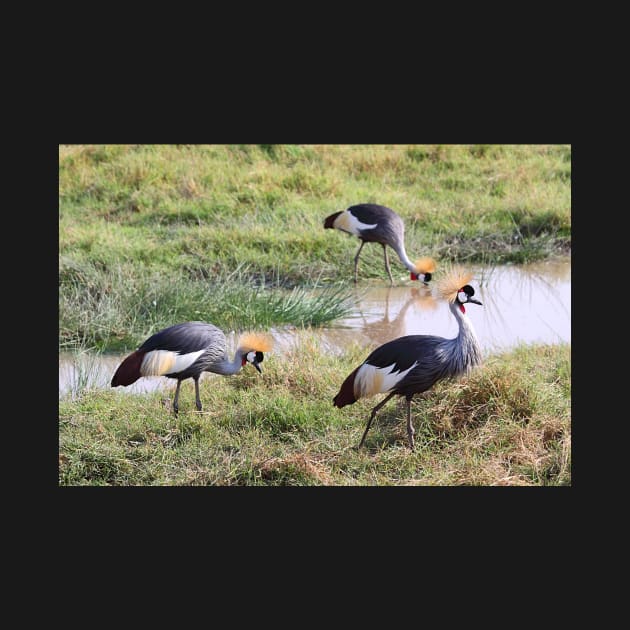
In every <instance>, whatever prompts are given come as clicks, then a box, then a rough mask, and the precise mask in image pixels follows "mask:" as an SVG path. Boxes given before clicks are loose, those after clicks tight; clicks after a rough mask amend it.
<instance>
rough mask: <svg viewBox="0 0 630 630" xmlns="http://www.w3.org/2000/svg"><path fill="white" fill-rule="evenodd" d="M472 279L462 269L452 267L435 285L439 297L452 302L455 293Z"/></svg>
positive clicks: (469, 273)
mask: <svg viewBox="0 0 630 630" xmlns="http://www.w3.org/2000/svg"><path fill="white" fill-rule="evenodd" d="M472 279H473V274H472V273H471V272H470V271H468V270H467V269H464V268H463V267H454V268H453V269H451V271H450V272H449V273H448V275H447V276H445V277H444V278H442V280H440V281H439V282H438V284H437V290H438V294H439V295H440V297H442V298H444V299H445V300H448V301H449V302H454V301H455V298H456V297H457V292H458V291H459V290H460V289H461V288H462V287H463V286H464V285H466V284H468V283H469V282H470V281H471V280H472Z"/></svg>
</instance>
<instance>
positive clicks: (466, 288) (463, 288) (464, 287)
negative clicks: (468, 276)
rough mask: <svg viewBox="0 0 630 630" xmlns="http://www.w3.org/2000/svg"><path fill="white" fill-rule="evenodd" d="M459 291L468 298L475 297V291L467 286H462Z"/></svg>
mask: <svg viewBox="0 0 630 630" xmlns="http://www.w3.org/2000/svg"><path fill="white" fill-rule="evenodd" d="M461 291H463V292H464V293H465V294H466V295H467V296H468V297H470V296H471V295H475V290H474V289H473V288H472V287H471V286H470V285H469V284H466V285H464V286H463V287H462V288H461Z"/></svg>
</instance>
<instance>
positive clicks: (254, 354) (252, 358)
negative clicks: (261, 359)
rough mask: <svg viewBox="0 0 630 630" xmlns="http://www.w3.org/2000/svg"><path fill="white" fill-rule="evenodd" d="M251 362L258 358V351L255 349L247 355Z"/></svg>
mask: <svg viewBox="0 0 630 630" xmlns="http://www.w3.org/2000/svg"><path fill="white" fill-rule="evenodd" d="M245 358H246V359H247V360H248V361H249V362H250V363H253V362H254V359H255V358H256V353H255V352H254V351H252V352H248V353H247V356H246V357H245Z"/></svg>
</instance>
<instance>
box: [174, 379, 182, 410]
mask: <svg viewBox="0 0 630 630" xmlns="http://www.w3.org/2000/svg"><path fill="white" fill-rule="evenodd" d="M181 385H182V382H181V381H180V380H179V379H178V381H177V387H176V388H175V398H173V413H174V414H175V417H177V412H178V411H179V404H178V403H179V388H180V387H181Z"/></svg>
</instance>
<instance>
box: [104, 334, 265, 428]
mask: <svg viewBox="0 0 630 630" xmlns="http://www.w3.org/2000/svg"><path fill="white" fill-rule="evenodd" d="M271 347H272V342H271V339H270V338H269V337H267V336H266V335H263V334H260V333H246V334H243V335H241V337H240V338H239V341H238V348H237V350H236V353H235V355H234V360H233V361H230V359H229V358H228V356H227V344H226V339H225V334H224V333H223V331H222V330H221V329H219V328H217V327H216V326H214V325H213V324H208V323H205V322H185V323H183V324H176V325H174V326H170V327H168V328H165V329H164V330H160V331H159V332H157V333H155V334H154V335H152V336H151V337H149V338H148V339H147V340H146V341H145V342H144V343H143V344H142V345H141V346H140V347H139V348H138V349H137V350H136V351H135V352H132V353H131V354H130V355H129V356H128V357H127V358H126V359H125V360H124V361H123V362H122V363H121V364H120V365H119V366H118V369H117V370H116V372H115V374H114V376H113V378H112V387H117V386H118V385H123V386H126V385H131V384H132V383H134V382H135V381H137V380H138V379H139V378H140V377H142V376H167V377H168V378H174V379H177V388H176V390H175V398H174V399H173V411H174V413H175V415H176V416H177V413H178V411H179V406H178V400H179V388H180V386H181V384H182V381H183V380H186V379H187V378H192V379H193V381H194V382H195V403H196V405H197V410H198V411H201V410H202V406H201V400H200V398H199V377H200V376H201V374H202V372H214V373H215V374H223V375H226V376H227V375H230V374H236V373H237V372H238V371H240V369H241V368H242V367H243V366H244V365H246V364H247V363H251V364H252V365H253V366H254V367H255V368H256V369H257V370H258V371H259V372H260V373H262V370H261V369H260V364H261V363H262V361H263V358H264V355H263V352H266V351H268V350H271Z"/></svg>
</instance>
